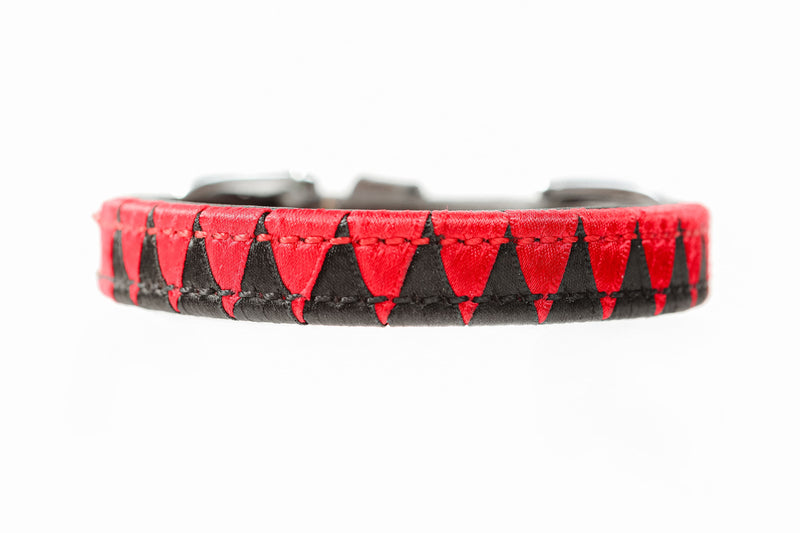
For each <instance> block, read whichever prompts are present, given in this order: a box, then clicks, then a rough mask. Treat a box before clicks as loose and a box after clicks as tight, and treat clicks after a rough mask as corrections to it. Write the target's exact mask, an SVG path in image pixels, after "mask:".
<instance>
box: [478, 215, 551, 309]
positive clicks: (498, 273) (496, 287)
mask: <svg viewBox="0 0 800 533" xmlns="http://www.w3.org/2000/svg"><path fill="white" fill-rule="evenodd" d="M504 237H505V238H506V239H507V241H508V242H506V243H504V244H502V245H500V249H499V250H498V252H497V259H496V260H495V262H494V267H492V272H491V274H490V275H489V281H487V282H486V287H485V288H484V290H483V295H481V297H480V298H477V299H476V300H478V302H479V303H478V308H477V309H476V310H475V314H473V316H472V320H471V321H470V325H484V324H486V325H489V324H536V323H538V322H539V318H538V314H537V312H536V308H535V307H534V305H533V302H534V301H535V299H536V298H534V296H533V295H532V294H531V292H530V290H529V289H528V285H527V284H526V283H525V278H524V277H523V276H522V270H521V269H520V266H519V258H518V257H517V245H516V243H515V242H514V238H513V235H512V234H511V226H510V225H509V226H508V227H507V228H506V233H505V235H504Z"/></svg>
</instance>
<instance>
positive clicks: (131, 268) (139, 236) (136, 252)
mask: <svg viewBox="0 0 800 533" xmlns="http://www.w3.org/2000/svg"><path fill="white" fill-rule="evenodd" d="M155 204H156V203H155V202H141V201H139V202H128V203H127V204H125V205H124V209H121V210H120V216H119V221H120V224H121V225H122V241H121V244H122V255H123V258H124V260H123V261H124V263H125V271H126V272H127V274H128V278H129V279H130V281H131V284H130V289H129V298H130V300H131V302H132V303H133V304H134V305H136V304H138V296H139V288H140V285H139V283H140V279H139V263H140V260H141V255H142V244H143V242H144V236H145V233H146V232H145V230H144V228H145V226H146V225H147V219H148V216H149V215H150V213H151V212H152V211H153V207H154V206H155Z"/></svg>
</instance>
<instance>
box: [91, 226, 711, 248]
mask: <svg viewBox="0 0 800 533" xmlns="http://www.w3.org/2000/svg"><path fill="white" fill-rule="evenodd" d="M98 224H99V225H100V227H101V228H104V229H111V230H114V231H126V232H128V231H129V232H134V233H144V234H146V235H156V236H158V235H159V234H161V235H164V236H165V237H173V238H174V237H181V238H184V239H188V238H191V237H193V238H195V239H212V240H232V241H234V242H251V241H253V240H255V241H258V242H273V243H276V244H312V245H313V244H316V245H322V244H330V245H332V246H336V245H343V244H350V245H353V246H375V245H379V244H380V245H387V246H399V245H402V244H412V245H415V246H424V245H426V244H430V239H428V238H424V237H423V238H418V239H409V238H406V237H389V238H381V237H360V238H357V239H353V238H352V237H332V238H325V237H321V236H316V235H310V236H305V237H302V236H299V235H284V236H278V235H274V234H271V233H260V234H258V235H255V234H252V235H248V234H231V233H227V232H208V231H192V230H188V229H175V228H148V227H144V226H142V227H138V226H129V225H125V224H121V223H119V222H117V223H113V224H108V223H102V222H98ZM706 233H707V232H705V231H699V230H694V231H684V232H678V231H676V232H674V233H669V234H657V233H656V234H650V235H643V236H642V237H641V240H642V241H647V242H656V241H672V240H674V239H677V238H678V237H679V236H681V235H682V236H683V237H684V238H687V237H689V238H691V237H698V236H700V237H702V236H705V235H706ZM637 238H638V236H637V235H636V233H623V234H609V235H586V236H585V237H583V240H584V241H585V242H587V243H589V244H593V243H601V244H602V243H619V242H627V241H632V240H636V239H637ZM579 240H580V239H579V237H576V236H574V235H543V236H539V237H514V238H512V239H509V238H507V237H470V238H468V239H460V238H456V237H443V236H440V238H439V244H441V245H442V246H450V245H454V244H462V245H465V246H480V245H483V244H489V245H491V246H499V245H502V244H506V243H508V242H512V241H513V242H514V243H515V244H516V245H517V246H529V245H540V244H559V243H568V244H572V243H575V242H578V241H579Z"/></svg>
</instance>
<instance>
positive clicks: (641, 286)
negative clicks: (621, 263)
mask: <svg viewBox="0 0 800 533" xmlns="http://www.w3.org/2000/svg"><path fill="white" fill-rule="evenodd" d="M611 296H615V297H616V299H617V302H616V303H615V304H614V312H613V313H612V314H611V318H612V319H616V318H634V317H640V316H653V315H654V314H655V312H656V300H655V291H654V290H653V287H652V285H651V284H650V271H649V270H648V268H647V258H646V257H645V253H644V246H642V238H641V235H640V234H639V223H638V222H637V223H636V238H635V239H633V240H631V251H630V254H629V255H628V264H627V266H626V267H625V277H624V278H623V279H622V286H621V287H620V291H619V292H618V293H615V294H612V295H611Z"/></svg>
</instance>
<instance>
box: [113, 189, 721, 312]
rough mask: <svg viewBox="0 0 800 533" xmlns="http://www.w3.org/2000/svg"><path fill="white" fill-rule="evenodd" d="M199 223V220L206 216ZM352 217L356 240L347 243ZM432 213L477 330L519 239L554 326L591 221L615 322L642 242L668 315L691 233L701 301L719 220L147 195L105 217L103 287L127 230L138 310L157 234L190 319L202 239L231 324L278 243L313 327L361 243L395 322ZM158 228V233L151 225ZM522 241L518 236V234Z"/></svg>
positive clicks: (635, 211)
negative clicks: (331, 283) (311, 308)
mask: <svg viewBox="0 0 800 533" xmlns="http://www.w3.org/2000/svg"><path fill="white" fill-rule="evenodd" d="M264 214H267V216H266V218H265V220H264V227H265V228H266V230H267V234H264V235H258V236H256V225H257V223H258V221H259V218H260V217H261V216H262V215H264ZM198 215H199V216H198ZM345 215H347V225H348V227H349V233H350V236H349V237H336V231H337V227H338V226H339V224H340V222H341V221H342V219H343V217H344V216H345ZM429 216H430V218H431V220H432V224H433V229H434V233H435V235H436V236H437V238H438V243H439V245H440V246H441V252H440V254H441V261H442V265H443V267H444V271H445V273H446V276H447V280H448V282H449V284H450V286H451V287H452V289H453V292H454V293H455V295H456V296H457V297H463V300H464V301H461V302H459V303H458V304H457V305H458V307H459V310H460V312H461V316H462V318H463V321H464V323H465V324H468V323H469V322H470V320H471V317H472V315H473V313H474V312H475V308H476V307H477V306H478V303H476V301H475V300H476V299H479V298H480V297H481V295H482V294H483V293H484V288H485V286H486V283H487V280H488V278H489V275H490V273H491V272H492V268H493V265H494V263H495V258H496V257H497V254H498V249H499V248H500V246H501V245H502V244H504V243H507V242H509V240H511V241H513V242H514V243H515V245H516V251H517V257H518V259H519V268H520V270H521V274H522V276H523V277H524V280H525V283H526V284H527V286H528V288H529V289H530V292H531V293H532V294H534V295H542V297H541V298H540V299H537V300H536V301H535V302H533V303H534V305H535V308H536V312H537V313H538V320H539V322H544V321H545V320H546V319H547V316H548V313H549V311H550V308H551V306H552V304H553V301H552V300H551V299H549V298H548V296H549V295H554V294H556V293H557V292H558V291H559V287H560V286H561V282H562V276H563V275H564V270H565V268H566V265H567V261H568V259H569V257H570V252H571V250H572V247H573V244H574V243H575V242H577V241H578V240H579V238H578V237H576V231H577V230H578V226H579V221H580V222H581V223H582V227H583V231H584V232H585V237H582V238H583V240H584V241H585V243H586V245H587V246H588V251H589V257H590V260H591V271H592V273H593V275H594V281H595V283H596V286H597V290H598V292H599V293H604V295H603V296H602V298H601V303H602V315H603V319H607V318H609V317H610V316H611V315H612V313H613V311H614V306H615V301H616V298H615V297H614V296H612V294H613V293H617V292H618V291H620V289H621V287H622V283H623V278H624V276H625V273H626V265H627V264H628V255H629V253H630V250H631V241H632V240H633V239H636V238H637V231H638V234H639V236H640V237H641V244H642V246H643V248H644V253H645V257H646V261H647V268H648V270H649V275H650V281H651V284H652V288H653V289H654V290H655V291H656V295H655V302H656V308H655V314H659V313H660V312H661V311H662V310H663V309H664V305H665V302H666V299H667V292H668V290H667V289H668V288H669V287H670V282H671V279H672V276H673V268H674V265H673V262H674V258H675V247H676V237H677V236H679V235H681V236H682V237H683V243H684V247H685V252H686V261H687V268H688V275H689V283H690V286H689V288H688V290H689V291H691V302H692V305H694V304H695V303H696V302H697V289H698V284H699V283H701V281H705V280H701V279H700V278H701V263H702V261H703V259H702V255H703V253H704V252H703V250H705V249H706V248H707V246H708V211H707V210H706V209H705V208H704V207H703V206H700V205H696V204H673V205H656V206H651V207H626V208H610V209H585V208H580V209H561V210H557V209H549V210H509V211H482V212H473V211H434V212H432V213H428V212H427V211H368V210H354V211H343V210H326V209H274V210H271V209H268V208H263V207H240V206H220V205H215V206H206V205H200V204H192V203H184V202H169V201H150V200H140V199H136V198H123V199H115V200H110V201H108V202H106V203H105V204H104V205H103V207H102V208H101V210H100V213H99V223H100V228H101V241H102V262H101V267H100V272H99V284H100V288H101V290H102V291H103V293H104V294H106V295H108V296H110V297H113V295H114V279H115V275H116V274H118V273H116V274H115V272H114V267H113V257H112V256H113V253H114V252H113V249H114V238H115V234H117V232H120V233H119V235H120V236H121V243H122V244H121V245H122V253H123V258H124V268H125V273H126V275H127V278H128V280H130V296H131V299H132V301H133V303H134V304H136V302H137V293H138V292H139V290H140V284H139V264H138V263H139V260H140V254H141V249H142V242H143V238H144V236H145V234H149V235H155V236H156V244H157V252H158V264H159V267H160V270H161V273H162V275H163V278H164V281H165V282H166V284H167V287H166V288H165V290H167V291H168V294H169V301H170V304H171V306H172V308H173V309H174V310H175V311H178V300H179V298H180V295H181V288H182V273H183V269H184V261H185V260H186V253H187V248H188V246H189V242H190V240H191V239H192V238H196V239H198V238H199V239H204V240H205V243H206V244H205V248H206V253H207V257H208V263H209V266H210V269H211V272H212V274H213V277H214V280H216V283H217V284H218V285H219V289H220V291H222V294H224V296H223V297H222V304H223V307H224V309H225V311H226V312H227V314H228V315H229V316H231V317H234V306H235V304H236V302H237V300H238V299H239V292H240V290H241V281H242V277H243V275H244V272H245V267H246V264H247V259H248V253H249V251H250V248H251V245H252V244H253V242H254V241H256V240H257V241H259V242H263V241H269V242H270V244H271V248H272V252H273V254H274V259H275V263H276V266H277V269H278V272H279V274H280V278H281V280H282V281H283V283H284V284H285V286H286V288H287V289H288V291H289V292H290V293H291V294H292V295H294V296H293V297H292V302H291V306H292V310H293V312H294V315H295V316H296V317H297V319H298V320H299V321H300V322H303V309H304V306H305V302H307V301H308V300H309V298H311V292H312V289H313V288H314V284H315V282H316V279H317V276H318V275H319V272H320V269H321V268H322V265H323V263H324V261H325V258H326V254H327V252H328V250H329V249H330V248H331V247H332V246H338V245H352V247H353V250H354V252H355V257H356V260H357V265H358V269H359V271H360V274H361V277H362V279H363V282H364V283H365V284H366V287H367V288H368V289H369V292H370V293H372V294H373V295H374V296H375V297H378V298H381V297H385V298H384V300H383V301H379V302H377V303H374V306H375V313H376V314H377V317H378V319H379V321H380V323H382V324H386V323H387V321H388V318H389V316H390V314H391V312H392V309H393V308H394V306H395V303H394V300H395V299H396V298H397V297H398V295H399V294H400V291H401V288H402V286H403V282H404V279H405V277H406V274H407V270H408V268H409V265H410V264H411V262H412V258H413V257H414V253H415V251H416V249H417V247H418V246H420V245H427V244H428V239H425V238H423V237H422V233H423V227H424V226H425V223H426V220H427V219H428V217H429ZM148 218H149V220H150V222H149V223H148ZM148 224H150V227H148ZM509 232H510V233H509Z"/></svg>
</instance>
